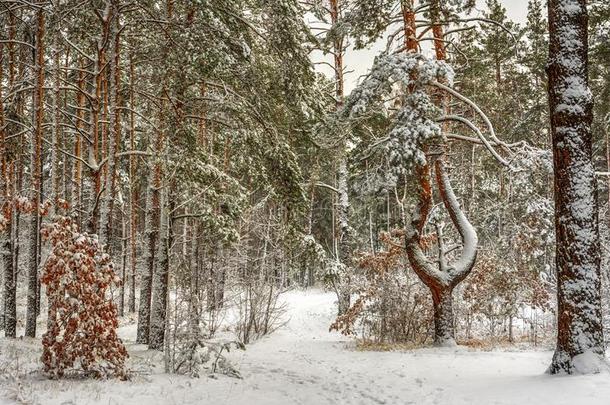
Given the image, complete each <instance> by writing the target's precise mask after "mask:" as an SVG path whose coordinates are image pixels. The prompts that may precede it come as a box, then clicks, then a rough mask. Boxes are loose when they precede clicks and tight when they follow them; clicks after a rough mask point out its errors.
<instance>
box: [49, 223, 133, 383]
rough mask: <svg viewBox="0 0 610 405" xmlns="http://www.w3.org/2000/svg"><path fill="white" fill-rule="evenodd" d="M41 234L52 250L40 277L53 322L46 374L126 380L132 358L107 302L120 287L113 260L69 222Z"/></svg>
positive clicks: (51, 227) (114, 315)
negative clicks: (112, 289) (72, 371)
mask: <svg viewBox="0 0 610 405" xmlns="http://www.w3.org/2000/svg"><path fill="white" fill-rule="evenodd" d="M41 234H42V237H43V238H44V240H45V241H47V242H50V243H51V246H52V249H51V253H50V255H49V257H48V258H47V260H46V262H45V264H44V268H43V272H42V276H41V282H42V283H43V284H45V285H46V286H47V294H48V296H49V317H50V319H51V321H52V322H51V325H50V327H49V329H48V331H47V333H46V334H45V335H44V336H43V340H42V344H43V354H42V361H43V363H44V369H45V372H47V373H49V375H50V376H52V377H61V376H63V375H64V372H65V370H66V369H70V368H78V367H80V368H81V369H82V370H83V371H84V372H85V373H86V374H87V375H91V376H94V377H98V378H102V377H104V378H105V377H109V376H116V377H120V378H126V377H127V372H126V370H125V359H126V358H127V357H128V354H127V350H126V349H125V346H124V345H123V343H122V342H121V340H120V339H119V338H118V336H117V334H116V328H117V326H118V321H117V310H116V307H115V305H114V304H113V303H112V301H110V300H108V299H107V297H106V294H107V290H108V288H109V287H110V286H113V285H116V284H117V283H116V281H117V277H116V275H115V274H114V271H113V265H112V262H111V261H110V256H108V255H107V254H105V253H104V252H103V250H102V248H101V246H100V244H99V242H98V240H97V237H95V236H90V235H88V234H86V233H80V232H79V230H78V226H77V225H76V224H75V223H74V221H73V220H72V219H71V218H69V217H57V218H56V219H55V222H53V223H50V224H47V225H45V226H44V227H43V228H42V230H41Z"/></svg>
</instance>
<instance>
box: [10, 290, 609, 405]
mask: <svg viewBox="0 0 610 405" xmlns="http://www.w3.org/2000/svg"><path fill="white" fill-rule="evenodd" d="M283 299H284V300H285V301H286V303H287V305H288V306H289V314H290V319H289V320H288V322H287V323H286V325H285V326H283V327H282V328H280V329H279V330H277V331H276V332H275V333H274V334H273V335H270V336H267V337H266V338H263V339H261V340H259V341H258V342H256V343H254V344H252V345H249V346H248V348H247V350H246V351H245V352H241V351H238V352H235V353H233V352H232V353H231V354H230V358H231V360H232V361H233V363H234V364H235V365H236V366H237V367H238V368H239V370H240V372H241V374H242V376H243V380H238V379H235V378H229V377H225V376H215V377H214V378H209V377H205V376H204V377H202V378H200V379H191V378H188V377H183V376H175V375H166V374H162V373H161V370H162V368H163V367H162V358H161V354H160V353H158V352H151V351H147V350H145V347H144V346H141V345H135V344H133V339H134V338H135V325H133V324H130V325H126V326H124V327H122V328H121V330H120V333H121V335H122V336H123V338H125V339H126V340H127V346H128V348H129V351H130V354H131V356H132V359H131V362H132V363H131V365H132V367H133V368H134V369H136V370H138V371H139V372H140V373H139V375H138V376H136V377H135V378H134V379H133V380H132V381H128V382H121V381H116V380H111V381H86V380H85V381H83V380H62V381H50V380H46V379H44V378H42V377H41V375H40V374H37V373H35V372H34V373H27V371H29V370H28V368H29V367H32V370H35V367H36V363H35V361H36V355H37V350H38V349H37V348H38V346H39V345H40V342H39V341H38V340H32V339H23V340H17V341H13V342H11V341H9V340H5V339H0V353H1V356H0V384H1V385H0V389H1V391H2V396H1V397H0V398H4V399H0V404H12V403H14V402H13V401H11V400H10V399H8V398H9V397H16V396H18V395H19V396H21V397H22V398H23V399H24V402H26V403H27V402H28V401H29V403H38V404H45V405H47V404H48V405H53V404H79V405H88V404H106V405H107V404H121V405H123V404H147V405H156V404H170V405H171V404H184V405H188V404H215V405H217V404H220V405H221V404H231V405H242V404H243V405H253V404H266V405H276V404H277V405H285V404H311V405H324V404H342V405H343V404H345V405H350V404H363V405H368V404H417V405H428V404H456V405H458V404H464V405H466V404H468V405H479V404H480V405H489V404H500V405H508V404H515V405H517V404H518V405H522V404H551V403H552V404H554V405H562V404H565V405H568V404H570V405H573V404H579V405H597V404H600V405H602V404H604V405H605V404H607V403H608V398H609V397H610V378H608V374H606V373H602V374H596V375H588V376H580V375H579V376H570V377H565V376H549V375H546V374H544V371H545V369H546V368H547V366H548V365H549V364H550V360H551V356H552V353H551V352H550V351H491V352H483V351H475V350H472V349H468V348H464V347H457V348H427V349H419V350H411V351H404V352H398V351H394V352H372V351H358V350H356V349H355V345H354V342H353V340H351V339H349V338H346V337H343V336H341V335H339V334H337V333H329V332H328V325H329V324H330V322H331V320H332V319H333V317H334V315H335V313H336V307H335V302H334V300H335V295H334V294H333V293H329V292H323V291H319V290H309V291H291V292H288V293H285V294H284V295H283ZM15 358H16V359H18V361H15V360H14V359H15ZM11 359H13V361H12V366H13V367H16V365H15V363H16V362H18V363H19V367H20V368H21V370H22V371H25V372H26V373H27V377H24V378H22V379H21V381H20V382H19V384H17V383H16V382H15V381H13V380H12V377H11V376H10V373H8V374H7V372H6V370H7V367H8V365H7V362H9V361H11ZM589 360H590V359H589V358H588V357H587V355H586V354H584V355H581V356H580V357H579V358H578V359H576V361H575V362H576V363H578V364H580V365H581V366H582V367H590V366H591V363H590V361H589ZM152 365H158V367H157V368H151V366H152ZM147 369H151V370H152V372H151V374H150V375H147V373H145V372H143V371H145V370H147ZM7 375H8V376H7Z"/></svg>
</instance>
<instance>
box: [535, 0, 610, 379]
mask: <svg viewBox="0 0 610 405" xmlns="http://www.w3.org/2000/svg"><path fill="white" fill-rule="evenodd" d="M548 12H549V34H550V36H549V63H548V65H547V73H548V78H549V87H548V88H549V107H550V109H549V111H550V116H551V117H550V118H551V132H552V136H553V163H554V173H555V187H554V189H555V232H556V238H557V245H556V257H555V261H556V267H557V304H558V310H557V313H558V320H557V327H558V330H557V348H556V349H555V354H554V356H553V360H552V363H551V366H550V367H549V370H548V371H549V373H551V374H562V373H568V374H572V373H588V372H596V371H599V368H600V365H601V362H602V358H603V356H604V339H603V326H602V316H601V270H600V242H599V228H598V203H597V187H596V182H595V170H594V168H593V163H592V146H591V124H592V122H593V97H592V94H591V91H590V89H589V84H588V57H587V52H588V33H587V29H588V13H587V1H586V0H549V7H548Z"/></svg>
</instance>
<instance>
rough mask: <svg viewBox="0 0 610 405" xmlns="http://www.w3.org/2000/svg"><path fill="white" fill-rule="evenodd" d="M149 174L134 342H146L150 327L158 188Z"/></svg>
mask: <svg viewBox="0 0 610 405" xmlns="http://www.w3.org/2000/svg"><path fill="white" fill-rule="evenodd" d="M155 176H156V174H155V173H153V174H152V176H151V184H149V187H148V191H147V198H146V199H147V201H146V205H147V209H148V210H147V212H146V219H145V226H144V227H145V230H144V232H145V234H146V238H147V243H146V252H145V254H144V255H145V263H146V267H145V268H144V269H143V271H142V272H141V277H140V306H139V308H138V331H137V336H136V342H137V343H141V344H148V337H149V329H150V306H151V300H152V281H153V274H154V268H155V250H156V246H157V239H158V229H157V228H158V224H159V190H156V189H155V184H156V182H154V177H155Z"/></svg>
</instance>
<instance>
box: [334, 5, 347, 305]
mask: <svg viewBox="0 0 610 405" xmlns="http://www.w3.org/2000/svg"><path fill="white" fill-rule="evenodd" d="M343 3H344V2H343V1H341V0H331V1H330V9H329V11H330V22H331V25H333V26H334V25H336V24H338V23H339V19H340V17H341V13H342V8H343V6H344V4H343ZM344 52H345V49H344V38H343V36H342V35H336V37H335V38H334V40H333V55H334V66H333V67H334V72H335V104H336V105H335V107H336V109H337V110H339V109H340V108H341V107H342V106H343V98H344V76H343V73H344V72H343V54H344ZM341 145H342V148H343V150H341V151H339V153H340V156H341V157H340V161H339V168H338V170H337V190H338V198H339V201H338V204H337V221H338V225H339V227H338V228H339V232H338V240H337V256H338V257H337V259H338V260H339V263H340V264H341V265H340V266H338V268H339V269H342V271H341V272H340V273H339V274H338V275H337V276H338V280H337V281H338V285H337V299H338V313H339V315H343V314H344V313H345V312H346V311H347V310H348V309H349V307H350V304H351V288H350V261H351V256H352V252H351V249H350V227H349V209H350V204H349V183H348V177H349V171H348V168H347V147H346V140H344V141H343V142H341Z"/></svg>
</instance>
